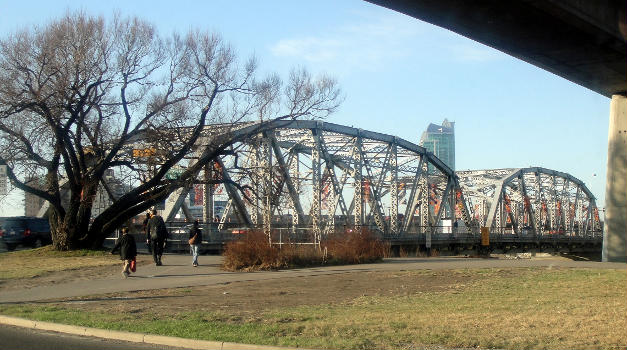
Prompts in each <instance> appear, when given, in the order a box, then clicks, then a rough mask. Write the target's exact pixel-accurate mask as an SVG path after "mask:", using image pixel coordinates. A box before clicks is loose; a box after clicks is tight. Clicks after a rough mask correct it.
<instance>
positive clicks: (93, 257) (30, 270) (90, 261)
mask: <svg viewBox="0 0 627 350" xmlns="http://www.w3.org/2000/svg"><path fill="white" fill-rule="evenodd" d="M118 264H119V257H118V256H112V255H110V254H109V252H108V251H105V250H76V251H70V252H59V251H56V250H54V249H52V246H45V247H41V248H36V249H27V250H20V251H14V252H7V253H1V254H0V280H8V279H18V278H29V277H35V276H40V275H42V274H45V273H49V272H57V271H67V270H73V269H79V268H84V267H92V266H107V265H118Z"/></svg>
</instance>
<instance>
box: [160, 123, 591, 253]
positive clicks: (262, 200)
mask: <svg viewBox="0 0 627 350" xmlns="http://www.w3.org/2000/svg"><path fill="white" fill-rule="evenodd" d="M271 123H272V124H273V125H272V127H271V128H270V130H269V131H264V132H262V133H259V134H256V135H253V136H252V137H248V138H246V140H245V141H242V142H240V143H238V144H236V145H234V147H233V151H234V152H232V153H233V155H226V156H223V157H222V158H221V159H219V160H217V161H215V162H214V163H211V164H208V165H207V166H206V167H205V171H204V174H199V181H198V184H197V185H195V188H194V189H184V190H181V191H178V192H177V193H174V194H172V195H171V196H170V198H169V199H168V201H167V203H166V210H165V213H164V215H163V216H164V217H166V218H167V220H168V221H172V220H173V219H174V218H175V215H176V213H178V212H179V211H180V209H183V212H184V213H185V215H187V216H188V218H189V219H191V217H190V214H189V208H188V207H187V204H185V200H184V199H185V198H186V197H187V196H188V195H189V192H190V190H192V191H194V193H195V194H196V196H197V197H198V196H199V194H201V196H202V198H203V200H202V202H203V208H204V209H203V216H204V218H205V225H206V226H210V229H209V230H207V231H211V232H212V235H211V236H210V237H211V238H210V240H213V241H222V240H224V239H225V237H229V234H230V231H228V230H229V229H232V228H234V227H237V228H257V229H260V230H261V229H262V230H264V232H266V233H267V234H268V235H269V236H270V237H272V239H273V240H274V241H277V240H285V239H286V238H285V237H290V240H292V241H302V242H310V243H313V244H318V243H319V242H320V241H321V240H323V239H324V237H326V236H327V235H329V234H331V233H333V232H343V231H345V230H354V229H363V228H367V229H369V230H371V231H373V232H376V233H377V234H379V235H380V236H381V237H383V238H384V239H386V240H388V241H390V242H391V244H392V245H393V246H394V245H396V246H403V245H414V246H425V245H426V246H430V245H431V244H433V245H434V246H435V245H440V246H449V247H453V248H454V249H465V248H472V246H473V245H477V244H479V242H480V232H479V231H480V227H483V226H485V227H489V228H490V232H491V241H492V242H493V244H496V245H498V244H502V245H508V246H511V245H514V246H517V245H519V244H520V245H521V246H522V245H525V246H526V247H527V246H529V247H539V248H540V247H548V246H552V247H558V246H564V245H570V246H574V245H575V246H594V247H600V244H601V239H602V238H601V237H602V234H601V231H602V228H601V223H600V221H599V214H598V209H597V207H596V204H595V198H594V196H593V195H592V193H591V192H590V191H589V190H588V188H587V187H586V186H585V185H584V183H583V182H581V181H580V180H578V179H576V178H574V177H573V176H571V175H569V174H567V173H563V172H559V171H554V170H549V169H544V168H520V169H495V170H476V171H458V172H454V171H453V170H451V169H450V168H449V167H448V166H447V165H446V164H444V163H443V162H442V161H441V160H439V159H438V158H437V157H435V156H434V155H433V154H432V153H430V152H428V151H427V150H426V149H425V148H423V147H421V146H418V145H416V144H414V143H411V142H409V141H406V140H403V139H400V138H398V137H395V136H390V135H385V134H381V133H377V132H372V131H367V130H362V129H356V128H353V127H348V126H342V125H337V124H332V123H326V122H320V121H302V120H299V121H274V122H271ZM252 127H254V125H248V126H247V125H244V126H242V127H240V128H239V129H237V130H235V131H231V133H232V134H233V136H237V135H238V134H240V135H246V133H250V130H252V129H251V128H252ZM197 152H198V153H201V152H203V148H202V147H200V148H199V149H198V150H197ZM200 178H202V179H200ZM203 179H204V180H208V179H210V180H220V179H222V180H226V182H225V183H223V184H218V185H207V184H204V185H203V184H202V183H203V181H202V180H203ZM204 182H205V183H207V181H204ZM235 184H237V185H238V186H236V185H235ZM238 187H239V188H238ZM220 198H222V199H223V200H225V201H226V202H227V205H226V208H225V209H224V212H223V213H222V215H221V216H220V217H219V220H212V218H214V216H215V215H214V214H215V212H214V201H216V200H219V199H220ZM211 221H215V222H214V223H211V224H209V223H210V222H211ZM225 233H226V234H225ZM231 236H232V235H231ZM277 237H281V238H277Z"/></svg>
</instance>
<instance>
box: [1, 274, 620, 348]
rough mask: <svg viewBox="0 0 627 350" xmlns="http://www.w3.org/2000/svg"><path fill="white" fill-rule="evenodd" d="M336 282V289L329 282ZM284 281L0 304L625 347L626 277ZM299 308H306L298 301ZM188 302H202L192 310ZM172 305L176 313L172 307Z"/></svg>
mask: <svg viewBox="0 0 627 350" xmlns="http://www.w3.org/2000/svg"><path fill="white" fill-rule="evenodd" d="M332 278H337V280H336V281H335V282H334V283H330V282H331V281H330V279H332ZM279 282H280V281H263V282H244V283H243V284H237V285H221V286H215V287H212V288H209V289H207V288H208V287H205V288H204V289H202V288H201V289H181V290H164V291H160V292H158V293H161V294H160V295H162V298H159V297H157V295H152V294H151V295H150V296H151V297H150V298H146V299H145V300H144V298H138V299H137V300H136V301H135V302H134V303H127V304H124V305H122V304H120V303H119V301H118V300H111V299H110V298H103V299H102V301H101V302H100V305H95V304H94V303H65V304H64V303H56V304H50V305H49V306H45V307H42V305H41V304H33V305H27V304H23V305H0V312H1V313H4V314H12V315H16V316H21V317H27V318H34V319H42V320H49V321H55V322H62V323H70V324H81V325H91V326H95V327H102V328H109V329H124V330H131V331H136V332H149V333H156V334H163V335H176V336H183V337H188V338H196V339H210V340H221V341H236V342H244V343H253V344H266V345H281V346H299V347H304V348H318V349H399V350H401V349H425V348H426V349H436V348H437V349H439V348H447V349H448V348H464V349H467V348H474V349H494V348H497V349H625V348H627V336H626V334H625V329H626V328H627V289H626V288H625V286H626V283H627V276H626V273H625V271H623V270H593V269H566V268H564V269H556V268H530V269H511V268H508V269H489V270H456V271H411V272H398V273H393V274H392V273H387V272H380V273H370V274H368V273H360V274H358V273H355V274H350V275H342V276H317V277H310V278H307V279H306V280H304V281H302V283H301V285H300V287H297V288H296V289H292V287H293V286H292V283H295V284H298V283H299V281H285V283H284V284H282V285H281V284H280V283H279ZM277 283H279V286H275V285H276V284H277ZM372 283H374V286H376V288H373V287H372V286H373V285H372ZM369 284H370V287H366V286H368V285H369ZM211 289H216V290H215V291H213V292H214V294H213V295H207V293H208V290H211ZM305 291H306V292H305ZM342 291H350V292H342ZM355 291H359V293H354V292H355ZM224 292H228V293H224ZM302 293H306V294H304V295H302ZM347 293H348V294H350V295H345V294H347ZM329 295H335V297H336V298H335V299H334V300H331V299H330V298H329ZM236 296H238V297H239V298H238V299H236V300H234V299H232V298H235V297H236ZM203 298H206V299H203ZM282 298H285V300H282ZM295 298H299V300H300V302H296V301H294V302H292V299H295ZM185 300H188V302H189V303H197V304H190V305H189V307H184V305H185ZM271 300H274V301H271ZM159 303H162V304H161V305H160V304H159ZM173 303H174V304H177V305H172V306H171V308H170V309H168V307H170V306H169V305H170V304H173ZM166 304H167V305H166ZM192 305H194V306H192ZM164 308H165V310H167V312H164ZM129 327H130V328H129Z"/></svg>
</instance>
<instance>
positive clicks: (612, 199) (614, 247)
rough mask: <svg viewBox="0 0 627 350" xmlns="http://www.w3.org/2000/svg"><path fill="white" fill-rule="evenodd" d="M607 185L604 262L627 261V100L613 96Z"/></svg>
mask: <svg viewBox="0 0 627 350" xmlns="http://www.w3.org/2000/svg"><path fill="white" fill-rule="evenodd" d="M606 181H607V182H606V185H605V225H604V228H603V261H613V262H625V261H627V97H625V96H622V95H613V96H612V101H611V102H610V123H609V133H608V149H607V179H606Z"/></svg>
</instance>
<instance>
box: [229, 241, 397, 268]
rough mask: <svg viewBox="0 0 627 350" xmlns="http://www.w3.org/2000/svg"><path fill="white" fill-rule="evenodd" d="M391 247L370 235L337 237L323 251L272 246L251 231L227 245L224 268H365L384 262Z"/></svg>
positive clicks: (302, 246)
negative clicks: (353, 265)
mask: <svg viewBox="0 0 627 350" xmlns="http://www.w3.org/2000/svg"><path fill="white" fill-rule="evenodd" d="M387 250H388V246H387V245H386V244H385V243H383V242H381V241H380V240H378V239H377V238H376V237H375V236H374V235H373V234H372V233H371V232H369V231H364V232H361V233H359V232H346V233H335V234H333V235H332V236H330V237H328V238H327V239H325V240H324V241H323V242H322V243H321V244H320V247H318V246H315V245H311V244H307V245H304V244H294V243H285V244H283V245H281V246H279V245H274V244H270V242H269V241H268V237H267V236H266V235H265V234H264V233H263V232H262V231H249V232H248V233H246V234H244V235H242V237H240V239H238V240H237V241H234V242H229V243H227V245H226V247H225V250H224V254H223V256H224V261H223V263H222V267H223V268H224V269H225V270H229V271H254V270H273V269H282V268H294V267H308V266H323V265H340V264H363V263H371V262H377V261H381V260H382V259H383V257H384V256H386V254H387Z"/></svg>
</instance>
